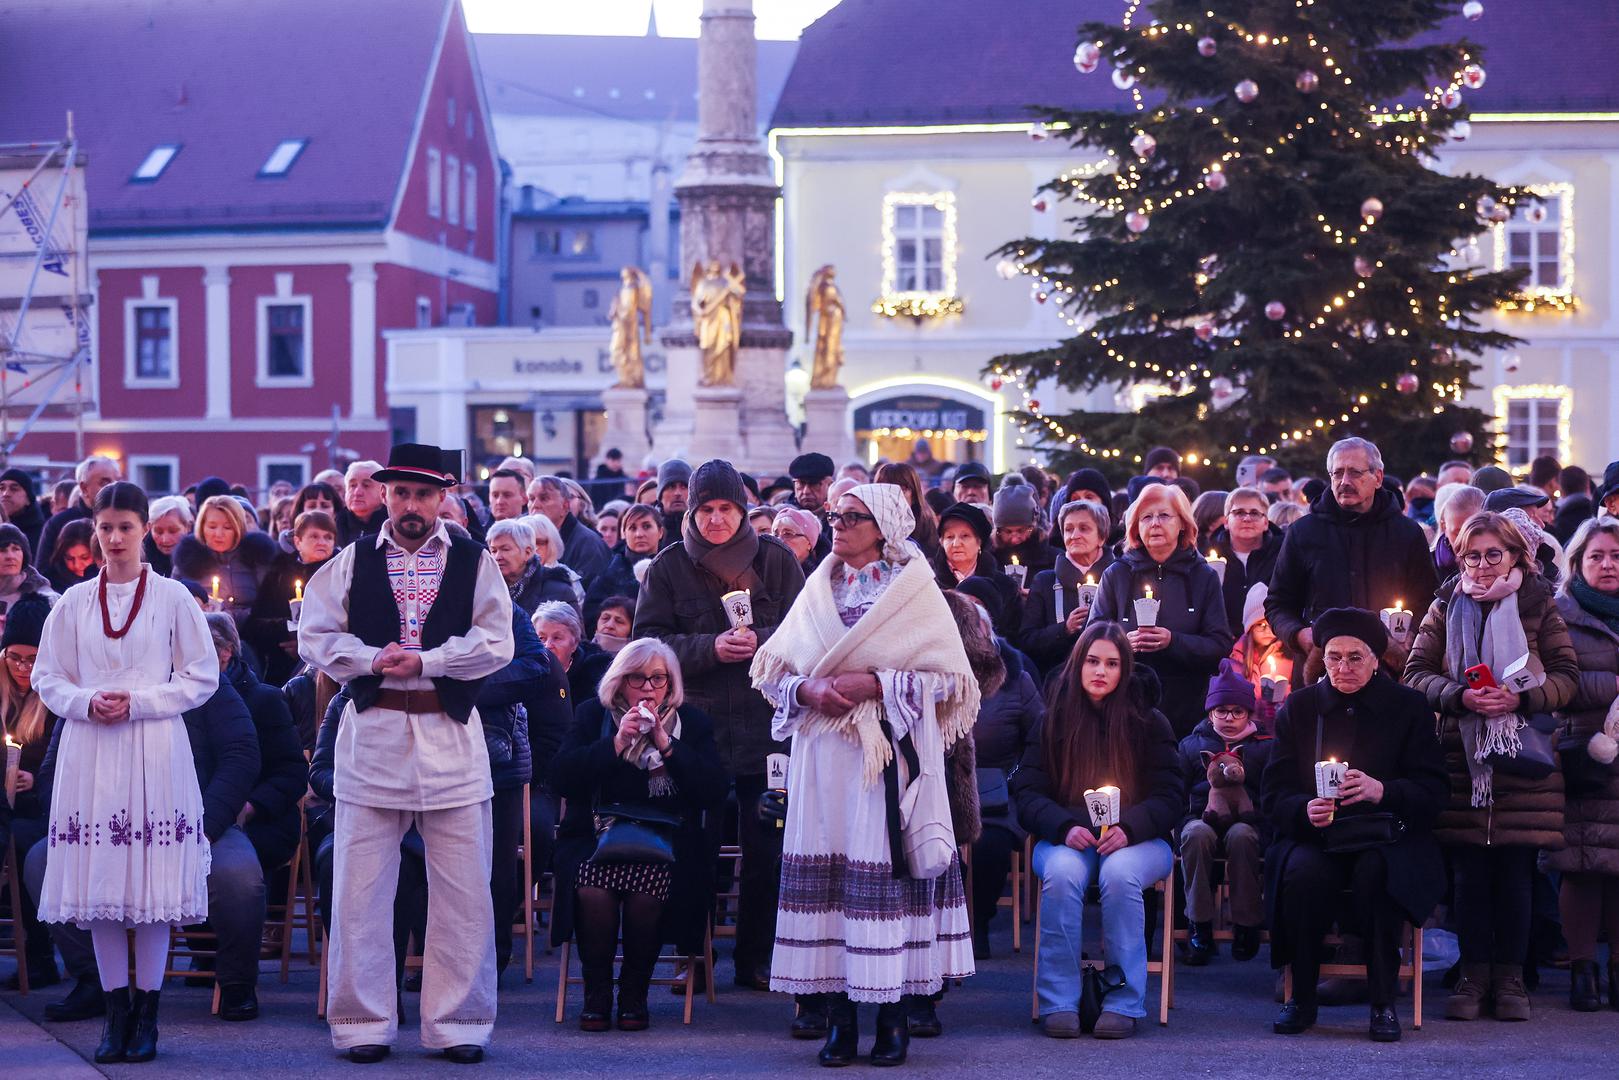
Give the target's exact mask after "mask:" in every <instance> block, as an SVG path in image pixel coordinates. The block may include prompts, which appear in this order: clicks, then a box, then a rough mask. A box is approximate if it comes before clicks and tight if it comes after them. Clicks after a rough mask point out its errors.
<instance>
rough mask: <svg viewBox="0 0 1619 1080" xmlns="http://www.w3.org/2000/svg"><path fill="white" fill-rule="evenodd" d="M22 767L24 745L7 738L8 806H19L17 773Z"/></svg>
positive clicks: (8, 736) (9, 737)
mask: <svg viewBox="0 0 1619 1080" xmlns="http://www.w3.org/2000/svg"><path fill="white" fill-rule="evenodd" d="M21 767H22V744H21V743H19V742H15V741H13V739H12V738H11V736H10V735H7V736H6V805H7V806H16V805H17V771H18V770H19V769H20V768H21Z"/></svg>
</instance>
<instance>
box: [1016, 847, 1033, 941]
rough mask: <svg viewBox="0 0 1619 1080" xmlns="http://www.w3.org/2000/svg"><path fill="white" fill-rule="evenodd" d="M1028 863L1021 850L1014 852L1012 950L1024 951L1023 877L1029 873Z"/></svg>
mask: <svg viewBox="0 0 1619 1080" xmlns="http://www.w3.org/2000/svg"><path fill="white" fill-rule="evenodd" d="M1028 873H1029V867H1028V864H1027V863H1025V862H1024V861H1023V856H1022V853H1021V852H1016V851H1014V852H1012V951H1013V952H1015V953H1020V952H1022V951H1023V879H1024V878H1025V877H1026V876H1027V875H1028Z"/></svg>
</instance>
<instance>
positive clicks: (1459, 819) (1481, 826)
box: [1404, 510, 1580, 1020]
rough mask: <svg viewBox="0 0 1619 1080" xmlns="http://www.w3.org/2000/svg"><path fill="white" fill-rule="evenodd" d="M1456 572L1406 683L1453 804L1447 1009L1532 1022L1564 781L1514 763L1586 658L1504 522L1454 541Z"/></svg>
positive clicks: (1421, 636) (1446, 819) (1409, 665)
mask: <svg viewBox="0 0 1619 1080" xmlns="http://www.w3.org/2000/svg"><path fill="white" fill-rule="evenodd" d="M1456 550H1457V557H1458V559H1459V561H1460V563H1461V568H1462V569H1461V573H1460V574H1458V575H1457V576H1456V577H1453V578H1451V579H1450V580H1449V581H1447V582H1445V583H1444V584H1443V585H1441V586H1440V587H1439V592H1438V594H1437V595H1436V596H1435V597H1434V601H1433V605H1432V606H1431V607H1429V609H1428V613H1427V614H1426V615H1425V616H1424V617H1423V619H1422V625H1421V627H1419V628H1418V630H1417V639H1416V643H1415V644H1414V645H1413V646H1412V647H1411V655H1410V658H1409V659H1408V660H1407V661H1406V666H1405V679H1404V681H1405V682H1406V684H1407V685H1409V686H1412V687H1414V688H1416V689H1418V690H1420V691H1422V692H1423V693H1424V694H1425V695H1427V698H1428V704H1429V705H1431V706H1432V707H1433V709H1434V711H1435V712H1437V713H1438V714H1439V741H1440V745H1441V746H1442V748H1443V749H1444V752H1445V766H1446V769H1447V770H1448V771H1449V773H1450V804H1449V806H1448V807H1447V808H1446V809H1445V811H1444V813H1443V814H1441V815H1440V818H1439V824H1438V826H1437V827H1436V829H1435V835H1436V836H1437V837H1438V839H1439V841H1440V843H1442V844H1444V845H1446V847H1447V849H1448V851H1449V855H1450V864H1451V870H1452V873H1453V875H1454V891H1455V900H1454V902H1453V904H1452V914H1453V915H1454V918H1455V921H1456V937H1457V940H1458V944H1459V945H1460V946H1461V954H1462V955H1461V979H1460V980H1459V981H1458V982H1457V983H1456V987H1455V990H1454V991H1453V992H1452V993H1451V996H1450V999H1449V1001H1448V1002H1447V1003H1446V1006H1445V1015H1446V1016H1447V1017H1449V1018H1450V1019H1452V1020H1476V1019H1477V1018H1478V1017H1479V1016H1480V1015H1482V1014H1483V1013H1484V1012H1485V1010H1486V1008H1488V1009H1490V1010H1491V1011H1493V1013H1494V1015H1495V1018H1496V1019H1497V1020H1528V1019H1529V1018H1530V1005H1529V994H1528V991H1527V990H1525V988H1524V982H1523V965H1524V958H1525V957H1526V956H1528V954H1529V923H1530V894H1531V892H1532V890H1533V887H1534V879H1535V858H1536V854H1537V852H1539V851H1540V850H1542V849H1544V850H1547V851H1557V850H1559V849H1561V848H1562V847H1563V777H1562V774H1561V773H1560V772H1558V771H1557V770H1556V769H1555V768H1553V769H1552V771H1551V772H1550V773H1548V774H1545V775H1541V776H1539V777H1531V776H1526V775H1520V774H1519V767H1517V766H1513V765H1510V764H1506V765H1502V766H1500V767H1497V766H1496V765H1494V764H1492V760H1491V759H1496V760H1501V759H1513V758H1516V757H1518V756H1519V754H1520V753H1521V752H1522V751H1523V747H1524V740H1523V737H1522V735H1521V734H1520V731H1521V729H1522V728H1523V727H1524V725H1525V723H1526V722H1527V721H1528V720H1529V719H1530V718H1531V717H1536V716H1544V714H1547V713H1552V712H1555V711H1557V710H1559V709H1561V708H1563V707H1564V706H1565V705H1567V704H1568V703H1569V702H1570V701H1572V700H1573V699H1574V694H1575V692H1576V690H1577V689H1578V687H1579V682H1580V668H1579V659H1578V657H1577V656H1576V655H1575V652H1574V646H1573V644H1572V643H1571V642H1570V640H1569V635H1568V626H1567V624H1565V623H1564V622H1563V616H1562V614H1561V613H1560V612H1559V611H1558V610H1557V605H1556V604H1555V603H1554V602H1553V595H1552V587H1551V585H1549V584H1548V583H1547V581H1546V579H1545V578H1543V577H1542V576H1541V575H1540V569H1539V567H1538V566H1537V565H1536V563H1535V559H1534V555H1533V553H1532V552H1531V551H1530V549H1529V544H1528V541H1526V540H1525V539H1524V534H1523V532H1522V531H1521V530H1520V529H1519V528H1518V526H1517V525H1516V524H1514V523H1513V521H1512V520H1511V519H1510V518H1508V517H1507V516H1506V515H1504V514H1498V513H1494V512H1492V511H1488V510H1485V511H1481V512H1479V513H1477V514H1474V515H1473V516H1472V517H1471V518H1469V519H1468V521H1467V524H1465V525H1463V526H1462V531H1461V533H1460V534H1459V535H1458V536H1457V541H1456ZM1525 655H1527V656H1528V657H1529V665H1528V668H1529V677H1530V679H1531V680H1532V685H1529V686H1528V687H1527V688H1525V689H1523V690H1522V691H1514V690H1510V689H1507V688H1506V686H1505V684H1504V681H1505V679H1506V678H1507V675H1508V673H1509V672H1508V668H1509V667H1510V666H1512V665H1514V664H1516V663H1517V662H1518V661H1519V660H1520V659H1521V658H1523V657H1524V656H1525Z"/></svg>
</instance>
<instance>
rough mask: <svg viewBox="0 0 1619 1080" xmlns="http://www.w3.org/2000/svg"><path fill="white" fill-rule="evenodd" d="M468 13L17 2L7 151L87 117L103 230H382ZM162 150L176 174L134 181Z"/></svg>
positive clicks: (12, 16)
mask: <svg viewBox="0 0 1619 1080" xmlns="http://www.w3.org/2000/svg"><path fill="white" fill-rule="evenodd" d="M455 2H456V0H0V26H3V27H4V28H5V30H4V33H3V35H0V49H3V50H4V52H3V54H0V141H6V142H12V141H21V140H35V139H47V140H48V139H51V138H53V137H56V136H59V135H60V134H61V132H62V131H63V129H64V122H65V113H66V111H67V110H70V109H71V110H72V111H73V115H74V123H75V127H76V130H77V134H78V136H79V144H80V147H81V149H83V150H84V151H85V153H87V154H88V155H89V166H88V174H87V179H88V182H89V192H88V200H89V204H90V224H91V228H92V230H93V231H95V232H97V233H99V234H102V235H105V234H108V233H117V232H129V231H148V230H191V229H253V228H289V227H297V228H352V227H360V226H368V227H375V226H376V225H379V224H382V223H384V222H386V221H387V220H388V217H389V215H390V214H391V213H392V209H393V203H394V197H395V195H396V193H397V191H398V188H399V183H400V178H401V175H402V173H403V171H404V168H405V156H406V153H407V152H408V150H409V146H410V138H411V133H412V129H413V127H414V125H415V121H416V113H417V109H418V107H419V105H420V103H421V100H422V94H423V92H424V90H425V87H426V83H427V79H428V76H429V69H430V66H431V63H432V60H433V54H434V49H435V47H436V45H437V42H438V38H439V33H440V29H441V26H442V25H443V23H444V19H445V14H446V9H447V7H449V6H450V5H453V4H454V3H455ZM297 138H306V139H308V140H309V144H308V146H307V147H305V149H304V151H303V153H302V154H300V155H299V157H298V159H297V161H296V162H295V164H294V165H293V166H292V168H291V169H290V170H289V171H288V173H287V174H286V175H285V176H282V177H277V178H264V179H260V178H258V176H257V174H258V172H259V169H260V168H261V167H262V166H263V165H264V163H265V160H266V159H267V158H268V157H269V156H270V152H271V151H272V150H273V149H274V148H275V146H276V144H277V143H278V142H280V141H281V140H283V139H297ZM162 143H178V144H180V146H181V150H180V152H179V153H178V154H177V155H176V156H175V157H174V160H173V161H172V162H171V163H170V164H169V166H168V168H167V169H166V170H165V171H164V172H163V174H162V175H161V176H160V177H159V178H158V179H157V180H156V181H155V182H152V183H139V182H131V180H130V177H131V175H132V174H133V173H134V171H135V170H136V168H137V167H139V165H140V164H141V162H142V161H143V160H144V159H145V158H146V156H147V154H148V153H150V151H151V150H152V149H153V148H154V147H155V146H158V145H159V144H162Z"/></svg>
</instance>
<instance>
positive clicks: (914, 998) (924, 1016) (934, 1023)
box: [901, 994, 944, 1039]
mask: <svg viewBox="0 0 1619 1080" xmlns="http://www.w3.org/2000/svg"><path fill="white" fill-rule="evenodd" d="M901 1000H902V1001H903V1002H904V1004H905V1015H906V1022H907V1025H908V1029H909V1031H910V1033H911V1034H912V1035H913V1036H915V1037H916V1038H918V1039H936V1038H938V1037H939V1036H940V1035H942V1034H944V1025H943V1024H941V1023H939V1010H938V1009H937V1008H935V1007H934V1001H933V998H931V997H929V996H928V995H927V994H906V995H905V997H904V998H902V999H901Z"/></svg>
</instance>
